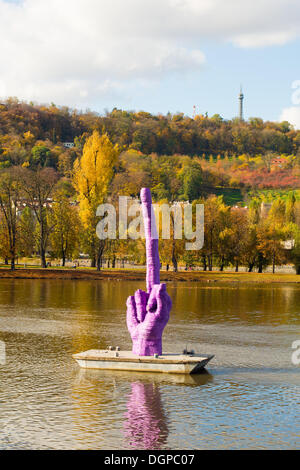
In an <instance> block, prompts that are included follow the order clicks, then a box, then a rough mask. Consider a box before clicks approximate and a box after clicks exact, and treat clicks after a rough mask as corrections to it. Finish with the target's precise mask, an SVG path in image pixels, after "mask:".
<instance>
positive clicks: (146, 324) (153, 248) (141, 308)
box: [127, 188, 172, 356]
mask: <svg viewBox="0 0 300 470" xmlns="http://www.w3.org/2000/svg"><path fill="white" fill-rule="evenodd" d="M141 201H142V208H143V218H144V227H145V237H146V257H147V292H144V291H142V290H138V291H136V293H135V294H134V296H131V297H128V299H127V327H128V330H129V333H130V335H131V339H132V343H133V348H132V352H133V353H134V354H136V355H138V356H152V355H153V354H159V355H160V354H162V334H163V330H164V328H165V326H166V324H167V323H168V321H169V314H170V310H171V308H172V301H171V299H170V297H169V295H168V294H167V290H166V285H165V284H160V277H159V271H160V262H159V253H158V237H157V235H156V227H155V218H154V212H153V207H152V199H151V192H150V190H149V189H148V188H143V189H142V190H141ZM151 220H152V221H153V224H152V230H151Z"/></svg>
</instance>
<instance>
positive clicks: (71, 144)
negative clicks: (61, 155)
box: [63, 142, 75, 149]
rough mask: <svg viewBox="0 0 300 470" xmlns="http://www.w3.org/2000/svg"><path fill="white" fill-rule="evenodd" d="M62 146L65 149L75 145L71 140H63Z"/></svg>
mask: <svg viewBox="0 0 300 470" xmlns="http://www.w3.org/2000/svg"><path fill="white" fill-rule="evenodd" d="M63 146H64V147H66V148H67V149H72V148H74V147H75V144H74V143H73V142H63Z"/></svg>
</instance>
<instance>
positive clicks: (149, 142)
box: [0, 98, 300, 204]
mask: <svg viewBox="0 0 300 470" xmlns="http://www.w3.org/2000/svg"><path fill="white" fill-rule="evenodd" d="M95 130H96V131H99V133H100V134H104V133H107V135H108V137H109V139H110V140H111V142H112V143H113V144H118V145H119V148H120V150H121V152H122V153H121V157H120V159H119V162H118V164H117V165H116V168H115V177H114V179H113V182H112V185H111V191H115V192H116V193H120V192H122V193H123V194H129V195H132V196H135V195H137V194H138V193H139V188H140V187H141V186H149V187H151V188H152V190H153V194H154V196H155V197H157V198H158V199H161V198H169V199H174V198H175V199H176V198H181V199H182V198H188V199H190V200H193V199H197V198H199V197H200V196H201V197H202V196H204V197H206V196H208V195H209V194H212V193H213V194H218V195H219V194H223V195H224V196H225V197H226V196H227V197H228V199H227V201H226V202H228V203H229V204H235V203H239V202H242V201H244V202H245V194H246V193H248V192H249V191H250V190H253V189H255V190H266V189H268V190H274V189H276V190H277V189H282V190H285V191H286V190H290V189H292V190H295V189H298V188H299V187H300V131H298V130H295V129H293V128H292V126H291V125H290V124H289V123H288V122H281V123H278V122H264V121H263V120H262V119H260V118H251V119H249V120H248V121H247V122H246V121H243V122H240V121H239V120H238V119H233V120H229V121H228V120H224V119H222V117H221V116H219V115H214V116H212V117H208V116H206V115H205V116H204V115H199V116H196V117H195V118H190V117H188V116H185V115H183V114H173V115H171V114H167V115H165V116H164V115H152V114H150V113H147V112H133V111H132V112H130V111H122V110H118V109H114V110H113V111H112V112H110V113H106V114H105V115H99V114H97V113H95V112H92V111H89V110H87V111H85V112H79V111H76V110H73V109H69V108H66V107H57V106H55V105H54V104H52V105H50V106H42V105H35V104H33V103H31V104H27V103H23V102H19V101H18V100H17V99H12V98H11V99H8V100H7V101H5V102H2V103H0V169H1V168H2V169H4V168H8V167H11V166H23V167H30V168H31V169H34V168H37V167H52V168H54V169H55V170H57V171H58V173H59V175H61V176H62V177H66V178H69V177H70V175H71V173H72V171H73V165H74V161H75V160H76V158H78V157H80V156H81V154H82V150H83V146H84V143H85V141H86V139H87V137H88V136H90V135H91V134H92V132H93V131H95ZM68 144H69V147H68ZM70 144H71V145H70ZM70 146H71V148H70ZM225 200H226V199H225Z"/></svg>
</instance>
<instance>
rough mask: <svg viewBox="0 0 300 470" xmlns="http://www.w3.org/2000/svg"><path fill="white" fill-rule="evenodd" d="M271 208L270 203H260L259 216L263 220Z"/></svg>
mask: <svg viewBox="0 0 300 470" xmlns="http://www.w3.org/2000/svg"><path fill="white" fill-rule="evenodd" d="M271 207H272V203H271V202H262V203H261V206H260V216H261V217H262V218H263V219H264V218H266V217H268V214H269V212H270V209H271Z"/></svg>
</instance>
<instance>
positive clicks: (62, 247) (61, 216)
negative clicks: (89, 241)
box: [48, 189, 82, 266]
mask: <svg viewBox="0 0 300 470" xmlns="http://www.w3.org/2000/svg"><path fill="white" fill-rule="evenodd" d="M48 218H49V221H48V223H49V226H51V227H53V229H52V231H51V234H50V246H51V252H52V255H53V256H54V257H56V258H61V260H62V266H65V264H66V259H67V258H69V257H72V256H73V255H74V254H75V253H77V252H78V246H79V235H80V232H81V230H82V228H81V221H80V218H79V215H78V209H77V207H75V206H74V205H72V204H71V201H70V198H69V197H68V196H67V194H66V192H65V191H63V190H62V189H60V190H59V191H56V192H55V194H54V202H53V205H52V210H51V212H50V213H49V215H48Z"/></svg>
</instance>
